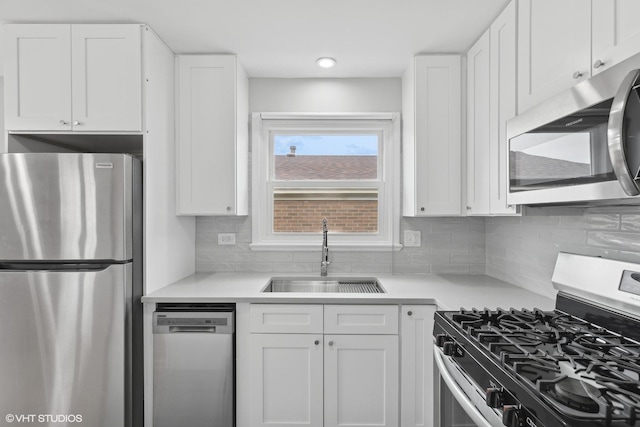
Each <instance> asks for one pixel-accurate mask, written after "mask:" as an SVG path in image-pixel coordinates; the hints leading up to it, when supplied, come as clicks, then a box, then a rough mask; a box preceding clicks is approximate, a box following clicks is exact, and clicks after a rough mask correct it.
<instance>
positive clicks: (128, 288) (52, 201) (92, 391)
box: [0, 153, 142, 427]
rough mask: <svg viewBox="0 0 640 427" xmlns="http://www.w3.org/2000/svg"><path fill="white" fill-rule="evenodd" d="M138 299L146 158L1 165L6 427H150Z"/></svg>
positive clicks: (0, 336) (0, 392)
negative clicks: (145, 424)
mask: <svg viewBox="0 0 640 427" xmlns="http://www.w3.org/2000/svg"><path fill="white" fill-rule="evenodd" d="M141 293H142V173H141V162H140V161H139V160H137V159H134V158H132V157H131V156H128V155H124V154H35V153H29V154H1V155H0V420H1V421H0V424H3V423H4V422H5V421H7V422H11V421H14V422H20V423H21V424H26V425H30V424H32V425H38V426H43V425H45V426H46V425H51V426H56V427H60V426H67V425H68V426H72V425H73V426H77V425H85V426H92V427H119V426H126V427H129V426H136V427H138V426H140V425H142V421H141V420H142V380H141V379H142V359H141V357H142V344H141V343H142V331H141V319H142V312H141V305H140V301H139V300H140V296H141ZM134 412H135V413H134Z"/></svg>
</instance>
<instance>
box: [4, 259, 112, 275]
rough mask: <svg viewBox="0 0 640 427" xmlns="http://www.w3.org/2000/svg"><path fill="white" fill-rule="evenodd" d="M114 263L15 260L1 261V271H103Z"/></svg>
mask: <svg viewBox="0 0 640 427" xmlns="http://www.w3.org/2000/svg"><path fill="white" fill-rule="evenodd" d="M112 264H114V263H112V262H110V263H107V262H90V263H89V262H78V263H73V262H66V263H52V262H46V261H44V262H20V261H19V262H13V261H3V262H0V271H63V272H64V271H69V272H79V271H87V272H90V271H102V270H105V269H107V268H108V267H109V266H110V265H112Z"/></svg>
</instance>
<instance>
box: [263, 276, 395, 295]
mask: <svg viewBox="0 0 640 427" xmlns="http://www.w3.org/2000/svg"><path fill="white" fill-rule="evenodd" d="M262 292H318V293H348V294H383V293H385V292H386V291H385V290H384V289H383V288H382V286H381V285H380V282H378V279H376V278H374V277H339V278H338V277H330V278H326V277H272V278H271V279H270V280H269V283H267V286H266V287H265V288H264V289H263V290H262Z"/></svg>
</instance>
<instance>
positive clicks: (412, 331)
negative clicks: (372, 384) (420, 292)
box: [400, 305, 438, 427]
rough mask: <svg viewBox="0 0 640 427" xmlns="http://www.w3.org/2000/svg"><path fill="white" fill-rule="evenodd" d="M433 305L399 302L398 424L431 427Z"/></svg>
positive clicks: (405, 426) (404, 426)
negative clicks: (399, 367)
mask: <svg viewBox="0 0 640 427" xmlns="http://www.w3.org/2000/svg"><path fill="white" fill-rule="evenodd" d="M435 311H436V307H435V306H433V305H403V306H402V310H401V314H400V324H401V326H400V337H401V338H402V346H401V348H400V353H401V361H400V364H401V366H402V378H401V384H402V385H401V389H400V393H401V397H402V399H401V402H402V403H401V408H400V419H401V420H402V422H401V426H402V427H431V426H434V425H438V424H434V423H435V420H434V415H433V414H434V412H433V402H434V399H433V397H434V396H433V393H434V390H435V389H434V384H433V315H434V313H435Z"/></svg>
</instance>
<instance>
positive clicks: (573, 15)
mask: <svg viewBox="0 0 640 427" xmlns="http://www.w3.org/2000/svg"><path fill="white" fill-rule="evenodd" d="M518 15H519V17H518V23H519V33H518V34H519V36H518V74H519V75H518V112H523V111H525V110H527V109H528V108H530V107H532V106H534V105H536V104H538V103H539V102H541V101H543V100H545V99H547V98H549V97H550V96H553V95H555V94H557V93H559V92H561V91H562V90H564V89H567V88H570V87H571V86H573V85H574V84H576V83H578V82H580V81H582V80H584V79H586V78H588V77H589V76H590V70H591V63H590V62H591V7H590V2H589V1H584V0H564V1H557V0H520V1H519V14H518Z"/></svg>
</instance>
